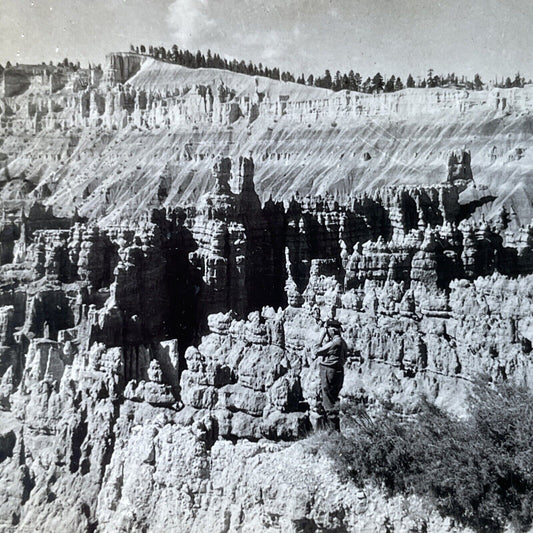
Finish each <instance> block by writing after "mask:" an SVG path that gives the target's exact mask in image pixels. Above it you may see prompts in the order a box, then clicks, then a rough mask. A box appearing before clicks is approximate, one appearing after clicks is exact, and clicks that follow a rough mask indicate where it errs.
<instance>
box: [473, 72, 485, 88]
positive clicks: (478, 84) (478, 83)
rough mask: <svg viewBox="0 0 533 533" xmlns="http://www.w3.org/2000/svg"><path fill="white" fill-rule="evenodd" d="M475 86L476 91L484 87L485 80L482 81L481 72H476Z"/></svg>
mask: <svg viewBox="0 0 533 533" xmlns="http://www.w3.org/2000/svg"><path fill="white" fill-rule="evenodd" d="M474 88H475V89H476V91H481V89H483V82H482V81H481V77H480V75H479V74H476V75H475V76H474Z"/></svg>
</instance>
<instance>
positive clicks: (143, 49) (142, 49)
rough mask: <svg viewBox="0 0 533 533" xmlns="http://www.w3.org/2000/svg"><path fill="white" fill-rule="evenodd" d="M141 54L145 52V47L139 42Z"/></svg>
mask: <svg viewBox="0 0 533 533" xmlns="http://www.w3.org/2000/svg"><path fill="white" fill-rule="evenodd" d="M141 54H146V48H145V46H144V44H141Z"/></svg>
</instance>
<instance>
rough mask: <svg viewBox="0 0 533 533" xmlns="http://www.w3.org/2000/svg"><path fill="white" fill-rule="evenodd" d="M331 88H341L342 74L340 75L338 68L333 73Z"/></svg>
mask: <svg viewBox="0 0 533 533" xmlns="http://www.w3.org/2000/svg"><path fill="white" fill-rule="evenodd" d="M331 88H332V89H333V90H334V91H340V90H341V88H342V76H341V73H340V70H337V72H336V73H335V78H334V79H333V82H332V84H331Z"/></svg>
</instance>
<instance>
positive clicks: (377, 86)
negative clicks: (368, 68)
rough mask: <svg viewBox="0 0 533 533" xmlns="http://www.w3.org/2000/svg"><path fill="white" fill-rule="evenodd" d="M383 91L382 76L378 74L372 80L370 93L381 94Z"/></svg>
mask: <svg viewBox="0 0 533 533" xmlns="http://www.w3.org/2000/svg"><path fill="white" fill-rule="evenodd" d="M381 91H383V76H382V75H381V74H380V73H379V72H378V73H376V75H375V76H374V77H373V78H372V92H378V93H379V92H381Z"/></svg>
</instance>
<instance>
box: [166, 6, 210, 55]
mask: <svg viewBox="0 0 533 533" xmlns="http://www.w3.org/2000/svg"><path fill="white" fill-rule="evenodd" d="M168 23H169V25H170V28H171V30H172V32H173V35H174V37H175V38H176V39H177V41H178V44H179V46H183V47H186V48H193V49H194V48H200V47H203V46H205V44H204V43H205V42H206V41H209V40H212V39H213V37H215V36H217V34H220V30H219V29H218V25H217V23H216V21H215V20H214V18H213V17H212V15H211V9H210V2H209V0H175V1H174V2H173V3H172V4H171V5H170V6H169V19H168Z"/></svg>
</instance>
